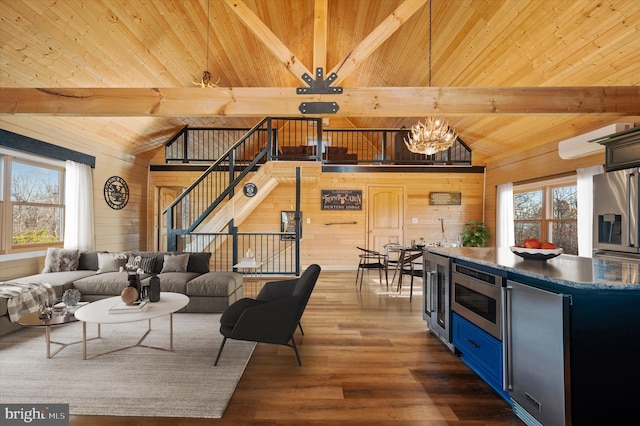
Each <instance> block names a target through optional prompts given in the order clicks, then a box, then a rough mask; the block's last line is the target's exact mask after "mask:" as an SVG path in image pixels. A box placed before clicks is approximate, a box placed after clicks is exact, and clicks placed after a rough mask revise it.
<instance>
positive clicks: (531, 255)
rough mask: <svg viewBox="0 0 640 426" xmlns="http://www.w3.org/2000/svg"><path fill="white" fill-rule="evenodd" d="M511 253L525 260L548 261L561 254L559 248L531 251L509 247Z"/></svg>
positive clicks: (530, 249)
mask: <svg viewBox="0 0 640 426" xmlns="http://www.w3.org/2000/svg"><path fill="white" fill-rule="evenodd" d="M509 248H510V249H511V251H512V252H513V253H515V254H517V255H518V256H520V257H521V258H523V259H525V260H549V259H553V258H554V257H557V256H560V255H561V254H562V249H561V248H555V249H533V248H526V247H516V246H511V247H509Z"/></svg>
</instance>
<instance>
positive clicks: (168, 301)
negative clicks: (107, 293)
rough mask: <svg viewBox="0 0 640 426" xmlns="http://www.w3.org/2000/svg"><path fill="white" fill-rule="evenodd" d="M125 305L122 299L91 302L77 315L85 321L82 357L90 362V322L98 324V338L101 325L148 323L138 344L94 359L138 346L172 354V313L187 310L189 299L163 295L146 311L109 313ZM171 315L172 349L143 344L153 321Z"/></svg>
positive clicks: (170, 335)
mask: <svg viewBox="0 0 640 426" xmlns="http://www.w3.org/2000/svg"><path fill="white" fill-rule="evenodd" d="M120 302H122V299H121V298H120V296H115V297H109V298H107V299H102V300H98V301H96V302H92V303H89V304H88V305H85V306H83V307H81V308H80V309H78V310H77V311H76V313H75V317H76V319H77V320H79V321H82V357H83V359H87V323H93V324H97V325H98V337H100V326H101V324H122V323H127V322H136V321H145V320H147V321H149V324H148V327H147V332H146V333H145V334H144V335H143V336H142V337H141V338H140V340H139V341H138V343H136V344H135V345H131V346H126V347H123V348H119V349H114V350H112V351H108V352H102V353H99V354H96V355H93V356H91V358H95V357H97V356H100V355H105V354H108V353H113V352H117V351H122V350H125V349H129V348H133V347H136V346H143V347H146V348H150V349H158V350H163V351H169V352H173V313H174V312H176V311H178V310H180V309H182V308H184V307H185V306H187V304H188V303H189V297H188V296H185V295H184V294H180V293H169V292H161V293H160V300H159V301H158V302H153V303H151V302H148V303H147V308H146V309H145V310H143V311H140V312H131V313H129V312H127V313H109V309H111V308H112V307H114V306H116V305H117V304H119V303H120ZM164 315H169V347H168V348H160V347H156V346H149V345H143V344H142V342H143V341H144V339H146V337H147V336H148V335H149V333H150V332H151V320H152V319H153V318H157V317H161V316H164Z"/></svg>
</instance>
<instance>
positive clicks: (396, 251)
mask: <svg viewBox="0 0 640 426" xmlns="http://www.w3.org/2000/svg"><path fill="white" fill-rule="evenodd" d="M403 252H404V247H403V246H402V245H400V244H399V243H387V244H385V245H384V256H385V268H384V273H385V277H386V280H387V289H388V288H389V283H391V285H392V286H393V283H394V281H395V279H396V275H397V274H398V271H399V269H400V259H401V258H402V257H403ZM392 270H393V277H391V281H389V272H390V271H392Z"/></svg>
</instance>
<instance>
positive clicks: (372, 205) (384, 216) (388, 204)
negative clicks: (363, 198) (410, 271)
mask: <svg viewBox="0 0 640 426" xmlns="http://www.w3.org/2000/svg"><path fill="white" fill-rule="evenodd" d="M367 198H368V204H367V208H368V212H367V227H368V236H369V238H368V244H369V245H368V248H369V249H371V250H377V251H380V252H384V245H385V244H387V243H388V242H390V241H393V242H398V243H400V244H402V243H403V241H402V235H403V231H402V230H403V224H404V190H403V188H402V187H389V186H370V187H369V189H368V197H367Z"/></svg>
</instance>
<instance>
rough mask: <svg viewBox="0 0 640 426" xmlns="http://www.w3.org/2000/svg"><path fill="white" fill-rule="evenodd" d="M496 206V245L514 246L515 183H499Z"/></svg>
mask: <svg viewBox="0 0 640 426" xmlns="http://www.w3.org/2000/svg"><path fill="white" fill-rule="evenodd" d="M496 206H497V209H496V247H498V248H500V247H509V246H512V245H514V244H515V231H514V224H513V183H511V182H509V183H503V184H502V185H498V194H497V200H496Z"/></svg>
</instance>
